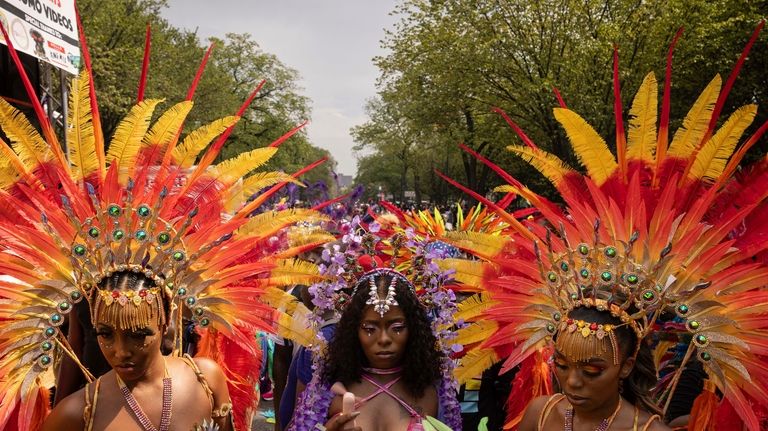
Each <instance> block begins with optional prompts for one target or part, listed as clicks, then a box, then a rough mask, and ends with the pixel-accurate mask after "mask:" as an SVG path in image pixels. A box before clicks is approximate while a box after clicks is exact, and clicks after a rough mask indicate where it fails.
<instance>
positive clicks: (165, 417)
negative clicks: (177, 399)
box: [115, 358, 173, 431]
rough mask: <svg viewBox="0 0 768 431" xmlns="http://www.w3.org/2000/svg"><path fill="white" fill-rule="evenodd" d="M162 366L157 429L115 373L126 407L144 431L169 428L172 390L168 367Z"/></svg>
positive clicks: (166, 430) (159, 430)
mask: <svg viewBox="0 0 768 431" xmlns="http://www.w3.org/2000/svg"><path fill="white" fill-rule="evenodd" d="M163 363H165V358H163ZM164 366H165V376H164V377H163V408H162V410H161V413H160V427H159V429H158V428H155V426H154V425H152V422H151V421H150V420H149V418H148V417H147V415H146V413H144V410H142V409H141V406H140V405H139V402H138V401H136V398H134V397H133V394H132V393H131V390H130V389H128V386H126V385H125V382H123V379H121V378H120V376H119V375H118V374H117V373H115V378H116V379H117V385H118V386H119V387H120V391H121V392H122V393H123V398H125V402H126V403H127V404H128V407H129V408H130V409H131V411H132V412H133V414H134V415H135V416H136V419H137V420H138V421H139V424H140V425H141V427H142V428H144V430H145V431H168V429H169V428H170V427H171V404H172V403H173V388H172V384H171V376H170V375H169V374H168V366H167V365H164Z"/></svg>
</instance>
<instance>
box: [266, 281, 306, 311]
mask: <svg viewBox="0 0 768 431" xmlns="http://www.w3.org/2000/svg"><path fill="white" fill-rule="evenodd" d="M260 299H261V301H262V302H264V303H265V304H267V305H269V306H270V307H272V308H274V309H275V310H278V311H285V312H286V313H288V314H291V313H293V310H295V309H296V306H297V305H298V304H299V300H298V298H296V297H295V296H293V295H291V294H290V293H288V292H286V291H285V290H283V289H278V288H277V287H267V288H266V289H264V293H263V294H262V295H261V296H260Z"/></svg>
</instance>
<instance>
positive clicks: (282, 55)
mask: <svg viewBox="0 0 768 431" xmlns="http://www.w3.org/2000/svg"><path fill="white" fill-rule="evenodd" d="M168 4H169V7H168V8H167V9H165V11H164V12H163V15H164V17H165V18H166V19H167V20H168V21H169V22H170V23H171V24H173V25H174V26H176V27H182V28H186V29H190V30H194V29H197V34H198V36H199V37H200V39H201V40H205V39H206V38H208V37H209V36H217V37H223V36H224V34H226V33H250V34H252V35H253V39H254V40H255V41H256V42H258V44H259V46H261V48H262V49H263V50H264V51H266V52H269V53H272V54H275V55H277V57H278V58H279V59H280V61H282V62H283V63H284V64H286V65H287V66H289V67H292V68H294V69H296V70H298V71H299V74H300V75H301V77H302V80H301V82H300V84H301V85H302V86H303V87H304V94H305V95H306V96H307V97H309V98H310V99H311V100H312V121H311V123H310V124H309V126H308V129H307V131H308V133H309V137H310V139H311V141H312V142H313V143H314V144H315V145H318V146H320V147H323V148H327V149H328V150H330V151H331V154H332V155H333V157H334V158H335V159H336V161H337V162H338V171H339V172H340V173H343V174H347V175H354V174H355V170H356V161H355V158H354V157H353V155H352V146H353V145H354V142H353V141H352V137H351V136H350V135H349V128H350V127H352V126H355V125H358V124H361V123H363V122H365V120H366V116H365V114H364V112H363V107H364V105H365V101H366V99H368V98H370V97H373V96H374V95H375V94H376V88H375V85H374V84H375V81H376V78H377V77H378V69H376V67H375V66H374V65H373V63H372V62H371V59H372V58H373V57H374V56H376V55H381V54H383V53H384V51H383V50H382V49H381V48H380V46H379V45H380V44H379V41H380V40H381V39H383V38H384V28H391V27H392V26H393V25H394V23H395V21H396V18H395V17H392V16H390V15H389V13H390V12H391V11H392V10H394V8H395V5H396V4H397V1H396V0H303V1H302V0H281V1H274V0H273V1H264V0H219V1H211V0H169V1H168ZM214 55H215V51H214ZM287 145H290V141H289V143H287Z"/></svg>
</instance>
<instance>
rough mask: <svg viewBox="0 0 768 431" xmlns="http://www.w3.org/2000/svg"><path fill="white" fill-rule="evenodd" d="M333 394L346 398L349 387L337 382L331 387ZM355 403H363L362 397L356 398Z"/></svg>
mask: <svg viewBox="0 0 768 431" xmlns="http://www.w3.org/2000/svg"><path fill="white" fill-rule="evenodd" d="M331 392H333V393H334V395H339V396H342V397H343V396H344V394H346V393H347V387H346V386H344V383H341V382H336V383H334V384H333V386H331ZM355 402H356V403H361V402H363V399H362V398H361V397H358V396H355Z"/></svg>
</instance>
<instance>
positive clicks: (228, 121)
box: [0, 29, 327, 429]
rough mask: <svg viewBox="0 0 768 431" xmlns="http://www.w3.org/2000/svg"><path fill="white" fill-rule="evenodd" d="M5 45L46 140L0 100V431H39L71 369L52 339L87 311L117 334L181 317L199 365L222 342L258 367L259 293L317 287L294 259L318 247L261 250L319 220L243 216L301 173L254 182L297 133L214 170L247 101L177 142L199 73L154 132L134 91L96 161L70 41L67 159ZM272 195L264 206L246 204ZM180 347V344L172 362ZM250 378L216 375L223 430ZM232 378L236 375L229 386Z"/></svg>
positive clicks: (309, 268)
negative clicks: (117, 281)
mask: <svg viewBox="0 0 768 431" xmlns="http://www.w3.org/2000/svg"><path fill="white" fill-rule="evenodd" d="M3 33H4V35H5V29H3ZM5 36H6V41H7V43H8V45H9V48H10V53H11V55H12V57H13V59H14V61H15V62H16V64H17V66H18V70H19V72H20V73H21V75H22V78H23V80H24V83H25V85H26V88H27V91H28V93H29V97H30V100H32V102H33V106H34V108H35V112H36V114H37V120H38V121H39V123H40V126H41V129H42V136H41V134H40V133H38V131H37V130H36V129H35V128H34V127H33V126H32V125H31V123H30V122H29V121H28V120H27V119H26V118H25V117H24V116H23V115H22V114H20V113H19V112H18V111H17V110H16V109H15V108H13V107H12V106H11V105H9V104H8V103H7V102H5V101H4V100H2V99H0V127H1V128H2V130H3V132H4V133H5V136H6V137H7V138H8V140H9V142H5V141H2V142H0V151H1V154H0V167H2V168H3V169H0V172H1V173H2V176H1V177H0V273H2V274H3V277H2V279H1V280H0V297H2V299H0V334H1V335H0V374H1V375H2V376H3V377H2V379H0V393H2V396H1V397H2V403H0V428H4V427H5V426H6V425H7V424H8V420H9V416H10V415H11V413H12V412H13V411H14V409H17V410H18V412H19V417H18V423H17V424H14V426H17V427H19V428H20V429H36V428H37V427H38V426H39V421H41V420H42V419H43V418H44V416H45V409H47V406H48V400H47V398H48V390H47V389H48V386H49V385H50V383H49V381H50V379H49V377H50V376H51V375H52V373H53V371H52V370H53V368H54V367H53V365H54V363H55V362H56V360H57V358H59V357H60V356H61V355H62V354H66V355H68V356H69V357H71V358H72V359H73V360H75V362H77V363H78V364H79V361H77V357H76V356H75V354H74V352H72V350H71V348H70V347H69V345H68V343H67V340H66V334H62V333H61V332H60V330H59V328H60V327H61V325H62V324H63V323H64V321H65V319H66V315H67V314H68V313H69V312H70V311H71V310H72V309H73V305H74V304H75V303H77V302H80V301H83V300H87V301H89V303H90V307H91V309H92V311H93V312H94V313H95V314H98V313H102V314H104V315H107V316H111V318H114V320H115V322H116V324H118V325H120V326H122V327H136V326H141V325H144V324H146V322H147V321H148V320H149V319H159V320H158V321H159V322H160V323H170V322H173V323H175V324H176V327H177V328H181V318H182V314H183V313H185V311H184V310H187V312H188V315H189V316H191V317H192V319H193V320H194V321H195V322H196V323H197V325H198V327H200V328H204V331H203V332H204V340H205V341H204V344H205V345H207V346H208V347H209V350H211V349H212V350H216V349H217V348H216V347H211V346H215V345H217V343H216V340H219V339H221V340H226V341H227V342H228V343H229V344H228V345H230V346H237V347H238V348H239V349H241V350H242V351H243V354H246V355H256V354H258V352H257V348H256V346H255V343H254V332H255V331H256V330H266V331H269V330H271V328H272V320H273V316H274V311H273V310H272V309H271V308H269V307H268V306H266V305H264V304H262V303H260V302H258V301H257V298H258V297H259V295H260V294H261V293H263V292H264V291H265V290H266V289H267V288H268V287H269V286H276V285H285V284H291V283H297V282H303V283H311V282H313V281H315V280H317V279H318V274H317V269H316V267H314V266H313V265H310V264H307V263H302V262H298V261H294V260H292V259H290V256H291V255H293V254H295V253H297V252H300V251H301V250H304V249H307V248H313V247H316V246H317V245H318V244H321V243H322V242H325V241H327V238H326V237H321V238H313V239H310V240H309V241H304V242H302V243H301V244H298V245H297V244H293V246H292V247H289V248H287V247H285V246H280V245H275V244H273V243H271V242H270V239H271V238H272V237H273V235H275V234H276V233H277V232H279V231H281V230H282V229H283V228H284V227H286V226H288V225H291V224H293V223H295V222H296V221H299V220H310V221H311V220H316V221H322V220H324V219H325V217H324V216H322V215H320V214H317V213H312V212H311V211H304V212H296V211H292V210H289V211H280V212H267V213H262V214H259V215H258V216H255V217H251V218H249V217H248V216H249V215H250V214H251V213H252V212H253V210H254V209H256V208H258V207H259V206H260V205H261V203H263V202H264V201H265V200H266V199H267V198H268V197H269V195H270V194H271V193H273V192H274V191H275V190H276V189H277V188H279V187H280V186H281V185H283V184H285V183H289V182H296V179H295V178H296V177H297V176H298V175H300V174H301V173H302V172H303V171H301V172H298V173H297V174H294V175H289V174H284V173H281V172H266V173H257V174H253V175H250V174H251V173H252V172H253V171H254V170H255V169H257V168H258V167H259V166H261V165H263V164H264V163H265V162H267V160H269V158H270V157H272V155H273V154H274V153H275V152H276V151H277V147H278V146H279V145H280V144H281V143H282V142H284V141H285V140H286V139H288V138H289V137H291V136H292V135H293V134H295V133H296V132H297V131H299V130H300V129H301V126H299V127H297V128H295V129H294V130H291V131H289V132H288V133H286V134H285V135H284V136H282V137H281V138H279V139H278V140H277V141H275V142H274V143H273V144H272V145H270V146H269V147H265V148H258V149H254V150H251V151H249V152H246V153H243V154H240V155H239V156H237V157H235V158H234V159H231V160H226V161H224V162H221V163H219V164H213V163H212V162H213V161H214V159H215V158H216V156H217V154H218V153H219V151H220V150H221V148H222V146H223V145H224V142H225V141H226V139H227V137H228V136H229V134H230V133H231V131H232V129H233V127H234V126H235V124H236V123H237V121H238V118H239V117H240V116H241V115H243V113H244V112H245V110H246V108H247V107H248V105H249V104H250V102H251V100H252V99H253V97H254V96H255V94H256V92H255V91H254V93H253V94H251V96H250V97H249V98H248V100H247V101H246V102H245V103H244V104H243V106H242V107H241V108H240V110H239V111H238V113H237V115H236V116H232V117H226V118H223V119H219V120H216V121H213V122H212V123H210V124H207V125H204V126H202V127H200V128H198V129H197V130H195V131H192V132H190V133H188V134H187V135H186V136H185V137H184V138H183V139H181V135H182V129H183V123H184V120H185V118H186V116H187V114H188V113H189V112H190V110H191V109H192V105H193V102H192V100H191V99H192V94H194V89H195V87H196V85H197V82H198V81H199V79H200V75H201V73H202V70H203V65H204V64H205V59H204V61H203V65H201V68H200V70H199V71H198V73H197V76H196V78H195V81H194V82H193V84H192V86H191V88H190V91H189V96H188V100H185V101H183V102H180V103H178V104H176V105H174V106H172V107H171V108H170V109H169V110H168V111H166V112H164V113H163V114H161V115H160V116H159V117H158V119H157V120H156V121H155V122H154V124H152V123H151V121H150V119H151V118H152V115H153V112H154V109H155V107H156V106H157V105H158V104H159V103H160V102H161V101H160V100H142V99H143V87H144V81H142V83H141V84H140V91H139V93H140V96H139V101H138V103H137V104H136V105H135V106H134V107H133V108H132V109H131V111H130V113H129V114H128V116H127V117H125V119H123V121H122V122H121V123H120V125H119V126H118V127H117V130H116V132H115V135H114V137H113V138H112V140H111V142H110V144H109V146H108V151H106V149H107V145H106V142H105V140H104V137H103V135H102V132H101V123H100V120H99V115H98V105H97V102H96V97H95V90H94V86H93V79H92V75H91V68H90V58H89V55H88V50H87V45H86V44H85V39H84V38H83V37H82V34H81V39H82V42H83V45H82V46H83V54H84V59H85V64H86V70H85V71H84V72H83V73H81V74H80V76H79V77H77V78H76V79H74V80H73V82H72V85H71V91H70V101H69V110H68V112H69V118H68V122H67V124H69V129H68V131H67V142H68V151H67V152H66V153H65V152H64V151H63V150H62V148H61V146H60V144H59V142H58V139H57V137H56V135H55V133H54V132H53V129H52V127H51V125H50V123H49V122H48V119H47V117H46V116H45V115H44V113H43V110H42V107H41V106H40V104H39V103H38V102H37V99H36V98H35V94H34V91H33V89H32V87H31V85H30V83H29V80H28V79H27V77H26V75H25V74H24V70H23V68H22V67H21V65H20V62H19V59H18V57H17V55H16V52H15V51H14V50H13V46H12V44H11V42H10V40H9V39H8V37H7V35H5ZM206 59H207V55H206ZM146 66H147V62H146V61H145V64H144V68H145V70H146ZM142 76H144V77H145V76H146V74H145V73H144V74H142ZM259 87H260V86H259ZM257 90H258V89H257ZM217 137H218V138H217ZM212 140H215V142H214V143H213V145H212V146H210V147H209V144H210V143H211V141H212ZM206 148H208V149H207V150H206ZM201 154H202V155H201ZM311 167H312V166H310V167H308V168H311ZM268 186H272V188H271V189H270V190H269V191H267V192H265V193H263V194H261V195H257V196H252V195H253V194H254V193H255V192H257V191H259V190H262V189H264V188H265V187H268ZM250 198H253V199H252V200H250V201H248V199H250ZM123 271H132V272H137V273H141V274H143V275H144V276H145V277H146V278H148V279H149V280H152V281H154V287H150V288H140V289H138V290H136V291H135V292H128V291H121V290H111V289H110V290H104V289H102V288H100V287H99V284H100V282H101V281H102V280H104V279H106V278H108V277H109V276H110V275H111V274H113V273H115V272H123ZM161 301H163V302H164V301H167V302H170V304H168V305H169V306H170V310H171V311H170V315H168V316H165V315H164V314H163V313H162V307H159V304H160V303H161ZM181 332H182V331H181V330H177V331H176V334H177V335H176V343H175V346H176V350H175V351H176V352H177V353H179V352H180V343H181V340H180V334H181ZM219 353H221V352H219ZM218 359H219V360H226V358H224V357H219V358H218ZM229 365H231V364H229ZM80 367H81V368H82V370H83V372H84V373H85V374H86V375H87V376H88V377H89V378H92V376H90V373H89V372H88V370H87V369H85V368H84V367H83V366H82V365H80ZM249 368H250V369H244V370H237V369H235V368H234V367H233V366H227V364H225V365H224V369H225V373H226V374H227V377H228V379H229V383H230V393H231V394H232V397H233V399H234V400H235V407H236V411H235V423H236V426H238V427H240V428H243V429H245V428H246V424H249V418H248V415H247V411H248V410H249V409H251V408H252V407H253V406H252V405H251V402H252V401H253V400H254V396H253V386H252V385H250V386H249V385H248V384H247V382H248V381H249V380H248V379H249V378H251V377H253V376H250V374H249V373H252V367H249ZM241 372H243V373H245V374H244V375H238V373H241ZM246 374H247V375H246ZM256 375H258V371H256ZM249 376H250V377H249ZM243 385H244V386H245V387H242V386H243ZM238 396H240V397H241V399H238ZM242 398H245V399H242Z"/></svg>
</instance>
